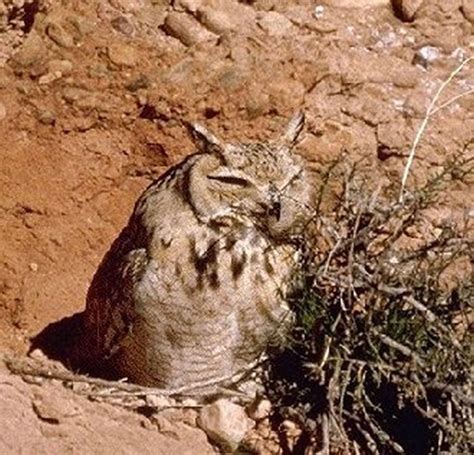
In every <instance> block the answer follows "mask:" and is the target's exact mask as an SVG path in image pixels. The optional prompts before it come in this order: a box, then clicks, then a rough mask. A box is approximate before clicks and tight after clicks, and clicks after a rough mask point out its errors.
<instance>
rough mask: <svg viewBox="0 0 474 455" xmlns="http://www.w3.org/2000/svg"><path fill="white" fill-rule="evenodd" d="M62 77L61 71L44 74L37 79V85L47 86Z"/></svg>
mask: <svg viewBox="0 0 474 455" xmlns="http://www.w3.org/2000/svg"><path fill="white" fill-rule="evenodd" d="M61 76H62V74H61V71H55V72H54V73H46V74H43V75H42V76H40V78H39V79H38V84H39V85H47V84H50V83H51V82H54V81H56V80H58V79H60V78H61Z"/></svg>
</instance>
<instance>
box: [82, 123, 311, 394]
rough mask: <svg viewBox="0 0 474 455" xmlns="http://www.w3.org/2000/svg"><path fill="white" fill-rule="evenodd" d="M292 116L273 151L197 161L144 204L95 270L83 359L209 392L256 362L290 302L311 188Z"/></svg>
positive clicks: (249, 150) (212, 154)
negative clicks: (294, 239) (297, 238)
mask: <svg viewBox="0 0 474 455" xmlns="http://www.w3.org/2000/svg"><path fill="white" fill-rule="evenodd" d="M303 122H304V118H303V115H302V114H297V115H296V116H295V117H294V118H293V119H292V120H291V121H290V123H289V125H288V128H287V130H286V132H285V133H284V134H283V135H282V136H281V137H280V138H279V139H277V140H275V141H273V142H268V143H256V144H249V145H231V144H223V143H221V142H220V141H219V140H218V139H217V138H216V137H215V136H213V135H212V134H211V133H209V132H208V131H207V130H205V129H204V128H203V127H201V126H199V125H192V126H190V133H191V135H192V137H193V138H194V140H195V142H196V144H197V147H198V152H197V153H195V154H193V155H191V156H189V157H187V158H186V159H185V160H184V161H182V162H181V163H179V164H178V165H177V166H175V167H173V168H171V169H170V170H168V172H166V173H165V174H163V175H162V176H161V177H160V178H159V179H158V180H157V181H155V182H154V183H153V184H152V185H150V186H149V187H148V189H147V190H146V191H145V192H144V193H143V194H142V196H141V197H140V198H139V199H138V201H137V203H136V206H135V209H134V211H133V214H132V216H131V218H130V220H129V223H128V225H127V226H126V227H125V229H124V230H123V231H122V233H121V234H120V236H119V237H118V239H117V240H116V241H115V242H114V244H113V245H112V247H111V249H110V251H109V252H108V253H107V255H106V256H105V258H104V260H103V262H102V264H101V265H100V267H99V269H98V271H97V273H96V275H95V277H94V280H93V282H92V285H91V287H90V289H89V293H88V297H87V307H86V310H85V313H84V329H85V330H84V333H85V337H86V343H85V346H86V348H85V352H87V357H88V359H89V361H90V362H92V363H95V364H101V363H108V364H110V365H111V366H112V367H113V368H115V369H116V370H117V371H118V372H119V373H120V374H122V375H123V376H126V377H128V378H129V379H130V380H132V381H135V382H138V383H141V384H146V385H153V386H157V387H162V388H166V389H180V388H190V389H191V388H194V389H196V390H205V391H209V390H212V386H213V385H217V384H225V383H228V382H230V381H231V380H232V378H235V377H236V375H238V374H239V373H240V372H243V371H245V370H246V369H248V367H249V365H250V364H251V363H252V361H254V360H255V359H257V358H258V356H259V355H260V354H261V353H262V351H263V350H264V349H265V347H266V346H267V345H268V343H269V341H270V340H271V339H272V338H273V337H274V336H275V334H276V333H277V332H278V331H279V330H281V329H282V328H283V327H284V326H285V321H288V320H289V309H288V306H287V304H286V303H285V293H286V292H287V289H288V286H289V283H290V279H291V274H292V270H293V267H294V265H295V257H296V256H295V255H296V251H295V249H294V247H293V246H291V244H290V242H289V239H290V236H291V235H292V234H294V233H295V232H296V230H297V227H298V225H299V223H300V222H301V221H302V220H303V219H304V209H303V207H304V206H305V204H306V203H307V201H308V193H309V185H308V182H307V179H306V176H305V173H304V171H303V169H302V167H301V164H300V163H299V160H298V159H297V157H296V156H294V154H293V152H292V149H293V146H294V145H295V143H296V140H297V138H298V135H299V134H300V132H301V129H302V127H303Z"/></svg>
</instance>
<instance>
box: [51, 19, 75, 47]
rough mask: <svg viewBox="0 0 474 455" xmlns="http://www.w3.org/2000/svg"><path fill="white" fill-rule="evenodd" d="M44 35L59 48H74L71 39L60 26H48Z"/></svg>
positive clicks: (53, 23)
mask: <svg viewBox="0 0 474 455" xmlns="http://www.w3.org/2000/svg"><path fill="white" fill-rule="evenodd" d="M46 34H47V35H48V36H49V37H50V38H51V39H52V40H53V41H54V42H55V43H56V44H57V45H58V46H60V47H65V48H69V47H73V46H74V39H73V37H72V36H71V35H70V34H69V33H68V32H66V30H64V28H63V27H62V26H61V25H59V24H56V23H55V22H52V23H50V24H49V25H48V27H47V28H46Z"/></svg>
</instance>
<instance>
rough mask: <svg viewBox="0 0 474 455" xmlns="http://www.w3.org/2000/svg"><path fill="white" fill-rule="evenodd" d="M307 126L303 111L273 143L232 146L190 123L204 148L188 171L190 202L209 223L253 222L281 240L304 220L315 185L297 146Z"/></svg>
mask: <svg viewBox="0 0 474 455" xmlns="http://www.w3.org/2000/svg"><path fill="white" fill-rule="evenodd" d="M303 126H304V115H303V113H301V112H298V113H297V114H296V115H295V116H294V117H293V118H292V119H291V120H290V122H289V123H288V125H287V127H286V129H285V130H284V131H283V133H282V134H281V135H280V136H279V137H278V138H276V139H274V140H270V141H268V142H257V143H250V144H227V143H224V142H222V141H221V140H219V139H218V138H217V137H216V136H215V135H214V134H212V133H210V132H209V131H208V130H207V129H205V128H204V127H202V126H200V125H197V124H190V125H189V126H188V128H189V132H190V134H191V137H192V138H193V140H194V142H195V143H196V146H197V148H198V151H199V158H198V159H197V160H196V162H195V163H194V165H193V167H192V168H191V171H190V175H189V195H190V202H191V204H192V206H193V209H194V211H195V212H196V214H197V216H198V217H199V218H200V219H201V220H202V221H204V222H207V223H217V224H219V223H222V224H227V225H229V224H233V223H240V224H242V223H243V224H252V225H253V226H256V227H257V228H260V229H262V230H264V231H265V232H266V233H267V234H268V235H270V236H272V237H275V238H278V237H285V236H286V235H288V234H290V233H293V232H294V231H295V229H296V227H297V226H298V224H299V223H300V222H301V221H302V220H303V219H304V218H305V212H306V211H305V207H307V205H308V202H309V201H308V199H309V193H310V186H309V183H308V180H307V177H306V174H305V172H304V169H303V166H302V164H301V162H300V160H299V159H298V157H297V156H296V155H295V154H294V152H293V149H294V147H295V145H296V143H297V141H298V137H299V136H300V133H301V131H302V130H303Z"/></svg>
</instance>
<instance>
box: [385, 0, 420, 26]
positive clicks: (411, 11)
mask: <svg viewBox="0 0 474 455" xmlns="http://www.w3.org/2000/svg"><path fill="white" fill-rule="evenodd" d="M422 3H423V0H392V7H393V11H394V12H395V15H396V16H397V17H398V18H399V19H401V20H402V21H404V22H413V20H414V19H415V14H416V12H417V11H418V8H419V7H420V6H421V4H422Z"/></svg>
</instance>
